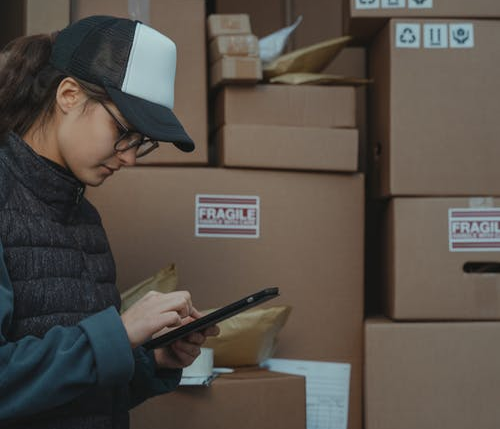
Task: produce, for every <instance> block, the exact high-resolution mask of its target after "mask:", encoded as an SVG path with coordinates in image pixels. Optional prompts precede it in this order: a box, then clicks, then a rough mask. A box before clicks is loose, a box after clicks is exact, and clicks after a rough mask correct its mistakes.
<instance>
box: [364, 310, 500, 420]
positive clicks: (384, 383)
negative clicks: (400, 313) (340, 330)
mask: <svg viewBox="0 0 500 429" xmlns="http://www.w3.org/2000/svg"><path fill="white" fill-rule="evenodd" d="M499 337H500V323H498V322H496V323H494V322H479V323H473V322H471V323H391V322H388V321H386V320H368V321H367V322H366V327H365V352H366V361H365V400H364V403H365V428H366V429H401V428H405V429H422V428H426V429H427V428H439V429H470V428H481V429H497V428H498V427H500V408H499V407H498V398H499V397H500V367H499V365H498V362H499V361H500V343H499V341H498V338H499Z"/></svg>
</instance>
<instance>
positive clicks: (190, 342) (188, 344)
mask: <svg viewBox="0 0 500 429" xmlns="http://www.w3.org/2000/svg"><path fill="white" fill-rule="evenodd" d="M199 317H201V313H200V312H199V311H198V310H196V309H195V308H192V312H191V315H190V316H188V317H185V318H184V319H182V325H185V324H186V323H190V322H192V321H193V320H195V319H198V318H199ZM169 330H170V329H169ZM163 333H165V331H163V332H160V333H158V334H159V335H161V334H163ZM217 335H219V327H218V326H217V325H214V326H210V327H208V328H206V329H205V330H204V331H202V332H193V333H191V334H189V335H188V336H186V337H184V338H182V339H180V340H177V341H175V342H174V343H172V344H170V345H169V346H167V347H162V348H159V349H155V350H154V356H155V360H156V364H157V365H158V366H159V367H160V368H185V367H187V366H189V365H191V364H192V363H193V362H194V360H195V359H196V358H197V357H198V356H199V355H200V352H201V351H200V348H201V346H202V345H203V343H204V342H205V340H206V339H207V337H215V336H217Z"/></svg>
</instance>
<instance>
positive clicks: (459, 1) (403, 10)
mask: <svg viewBox="0 0 500 429" xmlns="http://www.w3.org/2000/svg"><path fill="white" fill-rule="evenodd" d="M343 16H344V24H343V27H344V34H349V35H351V36H353V37H355V38H356V40H357V41H359V42H365V43H366V42H369V41H370V40H371V39H372V38H373V37H374V36H375V35H376V33H377V32H378V31H380V29H381V28H382V27H383V26H384V25H386V24H387V21H388V20H389V19H390V18H439V19H443V18H459V19H465V20H470V19H472V18H490V19H491V18H500V4H499V3H498V2H494V1H490V0H474V1H470V0H344V7H343Z"/></svg>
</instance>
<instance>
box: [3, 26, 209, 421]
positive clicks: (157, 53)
mask: <svg viewBox="0 0 500 429" xmlns="http://www.w3.org/2000/svg"><path fill="white" fill-rule="evenodd" d="M175 62H176V52H175V45H174V44H173V42H172V41H171V40H170V39H168V38H167V37H165V36H163V35H161V34H160V33H158V32H156V31H155V30H153V29H151V28H149V27H147V26H145V25H143V24H141V23H139V22H137V21H136V22H133V21H130V20H126V19H117V18H113V17H104V16H94V17H89V18H86V19H83V20H81V21H79V22H77V23H74V24H72V25H71V26H69V27H67V28H66V29H64V30H62V31H61V32H60V33H58V34H57V36H55V37H51V36H32V37H24V38H20V39H17V40H15V41H13V42H11V44H10V45H8V46H7V47H6V48H5V49H4V51H3V52H2V54H1V57H0V106H1V108H2V114H1V117H0V254H1V257H0V427H9V428H10V427H12V428H50V429H55V428H64V429H72V428H93V429H98V428H127V427H128V410H129V409H130V408H132V407H133V406H135V405H137V404H139V403H140V402H142V401H144V400H145V399H146V398H148V397H151V396H154V395H157V394H161V393H165V392H168V391H171V390H173V389H174V388H175V387H176V386H177V384H178V382H179V379H180V376H181V372H182V368H183V367H185V366H187V365H190V364H191V363H192V362H193V360H194V359H195V358H196V356H198V354H199V353H200V346H201V345H202V344H203V342H204V341H205V338H206V336H207V335H216V334H217V333H218V328H217V327H212V328H209V329H208V330H206V331H205V332H204V333H197V334H192V335H191V336H190V337H188V338H187V339H185V340H179V341H177V342H176V343H174V344H173V345H172V346H170V347H169V348H165V349H157V350H154V352H146V351H145V349H143V348H142V347H141V344H142V343H144V342H145V341H146V340H147V339H149V338H151V337H152V336H153V335H155V334H157V333H158V332H159V331H161V330H163V329H165V328H166V327H167V328H172V327H175V326H178V325H180V324H183V323H187V322H189V321H191V320H193V319H194V318H198V317H199V316H200V314H199V312H198V311H197V310H196V309H195V308H194V307H193V305H192V301H191V297H190V294H189V293H188V292H185V291H180V292H174V293H171V294H160V293H150V294H148V295H147V296H145V297H144V298H143V299H141V300H140V301H139V302H137V303H136V304H135V305H134V306H132V307H131V308H130V309H129V310H127V311H126V312H125V313H124V314H123V315H122V316H120V315H119V307H120V297H119V293H118V291H117V289H116V286H115V284H114V283H115V267H114V262H113V258H112V255H111V252H110V248H109V244H108V242H107V238H106V235H105V233H104V230H103V228H102V225H101V220H100V217H99V215H98V213H97V212H96V210H95V209H94V207H93V206H92V205H91V204H90V203H89V202H88V201H87V200H86V199H85V198H84V197H83V193H84V190H85V186H86V185H89V186H98V185H100V184H101V183H102V182H103V181H104V180H105V179H106V178H107V177H109V176H110V175H112V174H113V173H114V172H116V171H117V170H119V169H120V168H121V167H122V166H132V165H134V164H135V161H136V158H138V157H141V156H145V155H147V154H148V153H150V152H151V151H152V150H154V149H155V148H156V147H158V141H167V142H172V143H173V144H175V145H176V146H177V147H178V148H180V149H181V150H184V151H191V150H193V149H194V144H193V142H192V141H191V139H190V138H189V136H188V135H187V134H186V132H185V131H184V129H183V127H182V126H181V124H180V123H179V121H178V120H177V119H176V117H175V116H174V114H173V113H172V110H171V109H172V108H173V93H174V79H175ZM124 197H128V195H127V190H126V189H125V190H124ZM130 227H131V228H133V225H131V226H130ZM124 233H126V231H124ZM2 245H3V246H2Z"/></svg>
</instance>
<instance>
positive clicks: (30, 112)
mask: <svg viewBox="0 0 500 429" xmlns="http://www.w3.org/2000/svg"><path fill="white" fill-rule="evenodd" d="M55 37H56V34H52V35H49V34H40V35H35V36H24V37H19V38H17V39H15V40H13V41H11V42H10V43H9V44H8V45H7V46H5V48H4V49H3V50H2V51H1V52H0V138H2V137H3V136H4V135H5V133H7V132H8V131H14V132H15V133H16V134H18V135H20V136H23V135H24V134H25V133H26V132H27V131H28V130H29V129H30V128H31V127H32V126H33V125H34V124H35V122H37V121H39V125H40V127H43V126H44V125H45V124H46V123H47V122H48V120H49V119H50V118H51V117H52V115H53V114H54V106H55V96H56V92H57V88H58V86H59V84H60V83H61V81H62V80H63V79H64V78H65V77H67V75H66V74H64V73H62V72H60V71H59V70H56V69H55V68H54V67H52V66H51V65H50V64H49V59H50V54H51V52H52V44H53V41H54V39H55ZM74 79H75V80H76V81H77V82H78V83H80V84H81V86H82V89H83V91H84V93H85V94H86V95H87V96H88V97H89V99H93V100H98V101H108V100H109V97H108V95H107V94H106V92H105V90H104V89H103V88H101V87H100V86H97V85H94V84H91V83H88V82H83V81H81V80H79V79H76V78H74Z"/></svg>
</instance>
